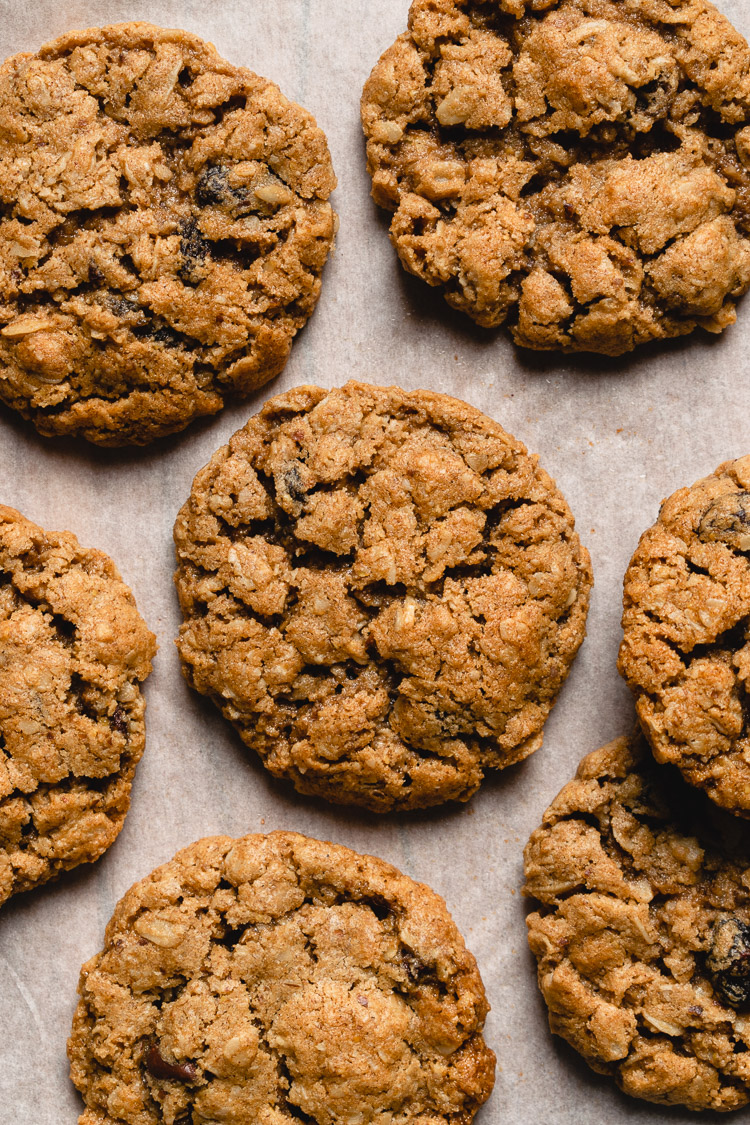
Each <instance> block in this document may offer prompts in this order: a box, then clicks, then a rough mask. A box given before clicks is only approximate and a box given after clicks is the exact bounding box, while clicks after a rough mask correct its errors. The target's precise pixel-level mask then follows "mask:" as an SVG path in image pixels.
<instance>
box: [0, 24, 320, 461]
mask: <svg viewBox="0 0 750 1125" xmlns="http://www.w3.org/2000/svg"><path fill="white" fill-rule="evenodd" d="M335 182H336V181H335V177H334V174H333V169H332V166H331V159H330V154H329V152H328V146H327V144H326V139H325V137H324V135H323V133H322V132H321V130H320V129H318V128H317V126H316V124H315V121H314V119H313V117H312V116H311V115H310V114H309V113H308V112H307V111H306V110H304V109H301V108H300V106H298V105H295V104H294V103H293V102H290V101H288V100H287V99H286V98H285V97H284V95H283V94H282V93H281V92H280V90H279V89H278V88H277V87H276V86H275V85H274V84H273V83H272V82H268V81H266V79H264V78H259V77H258V76H257V75H255V74H253V73H252V72H251V71H249V70H246V69H244V68H242V67H237V66H232V65H231V64H230V63H228V62H225V61H224V59H222V58H221V57H220V56H219V55H218V54H217V52H216V50H215V48H214V47H213V46H212V45H211V44H209V43H204V42H203V41H202V40H201V39H198V38H197V37H196V36H195V35H189V34H188V33H187V32H185V31H177V30H165V29H163V28H159V27H154V26H153V25H152V24H148V23H123V24H116V25H114V26H112V27H104V28H89V29H88V30H85V31H74V32H70V33H68V34H66V35H63V36H61V37H60V38H59V39H56V40H54V41H53V42H52V43H48V44H46V45H45V46H43V47H42V48H40V50H39V51H38V52H37V53H36V54H34V55H31V54H22V55H15V56H14V57H13V58H10V59H8V60H6V62H5V63H4V64H3V66H2V67H1V68H0V399H2V401H4V402H5V403H7V404H8V405H9V406H11V407H13V408H14V409H15V410H18V411H20V413H21V414H23V416H24V417H25V418H30V419H31V420H32V421H33V422H34V424H35V425H36V426H37V428H38V429H39V430H40V431H41V432H42V433H44V434H70V435H78V436H81V437H84V438H87V439H88V440H89V441H92V442H96V443H98V444H100V445H124V444H129V443H133V444H136V445H142V444H145V443H146V442H149V441H152V440H153V439H154V438H156V437H159V436H161V435H163V434H169V433H173V432H175V431H177V430H181V429H183V428H184V427H185V426H186V425H187V424H188V423H189V422H190V421H191V420H192V419H194V418H197V417H200V416H201V415H204V414H214V413H216V411H218V410H220V409H221V407H222V406H223V404H224V401H225V399H226V398H227V397H236V396H241V395H245V394H248V393H249V392H250V391H252V390H254V389H255V388H256V387H259V386H261V385H262V384H263V383H265V382H267V381H268V380H269V379H271V378H272V377H273V376H275V375H277V374H278V373H279V371H281V369H282V368H283V366H284V364H285V362H286V359H287V356H288V355H289V351H290V348H291V344H292V339H293V337H294V335H295V334H296V332H297V331H298V330H299V329H300V328H301V327H302V325H303V324H304V323H305V321H306V320H307V318H308V317H309V316H310V314H311V313H312V311H313V309H314V307H315V304H316V302H317V299H318V294H319V292H320V275H321V271H322V269H323V265H324V263H325V261H326V258H327V256H328V253H329V251H330V249H331V246H332V243H333V235H334V226H335V215H334V212H333V210H332V208H331V205H330V203H329V202H328V197H329V195H330V193H331V191H332V189H333V188H334V186H335Z"/></svg>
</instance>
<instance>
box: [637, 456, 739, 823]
mask: <svg viewBox="0 0 750 1125" xmlns="http://www.w3.org/2000/svg"><path fill="white" fill-rule="evenodd" d="M622 625H623V630H624V636H623V641H622V645H621V648H620V659H619V668H620V672H621V673H622V675H623V676H624V677H625V680H626V681H627V683H628V685H629V687H630V688H631V690H632V692H633V694H634V696H635V701H636V708H637V711H638V718H639V719H640V722H641V725H642V727H643V730H644V731H645V733H646V736H647V738H648V740H649V742H650V743H651V747H652V749H653V752H654V754H655V755H656V757H657V759H658V760H659V761H660V762H670V763H671V764H673V765H675V766H678V767H679V769H680V770H681V771H682V773H683V776H684V777H685V778H686V780H687V781H689V782H690V783H691V784H692V785H698V786H700V787H701V788H702V789H705V790H707V792H708V795H709V796H710V797H711V798H712V799H713V800H714V801H716V803H717V804H719V805H722V806H723V807H724V808H727V809H729V810H730V811H732V812H735V813H738V814H740V815H742V816H750V731H749V730H748V716H749V715H750V699H749V697H748V678H749V677H750V457H742V458H740V459H739V460H737V461H727V462H726V464H724V465H720V466H719V468H718V469H717V470H716V472H715V473H714V474H713V476H710V477H706V478H705V480H700V481H698V482H697V484H694V485H693V486H692V488H681V489H680V490H679V492H675V494H674V495H673V496H670V498H669V499H668V500H666V501H665V502H664V504H663V505H662V508H661V511H660V513H659V519H658V521H657V522H656V524H654V526H653V527H652V528H650V529H649V530H648V531H647V532H645V534H644V535H642V536H641V540H640V543H639V544H638V548H637V549H636V552H635V554H634V555H633V558H632V559H631V562H630V566H629V567H628V571H627V573H626V575H625V600H624V612H623V618H622Z"/></svg>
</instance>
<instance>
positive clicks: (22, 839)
mask: <svg viewBox="0 0 750 1125" xmlns="http://www.w3.org/2000/svg"><path fill="white" fill-rule="evenodd" d="M155 650H156V645H155V641H154V637H153V636H152V634H151V633H150V632H149V631H148V629H147V628H146V626H145V624H144V622H143V621H142V619H141V617H140V615H139V614H138V611H137V609H136V607H135V602H134V601H133V596H132V594H131V593H130V590H129V589H128V588H127V586H125V584H124V583H123V582H122V580H121V579H120V576H119V574H118V573H117V570H116V568H115V566H114V564H113V563H112V561H111V560H110V559H109V558H107V556H106V555H104V554H102V552H101V551H93V550H87V549H84V548H82V547H80V546H79V545H78V541H77V540H76V538H75V536H74V535H71V534H70V532H60V533H56V532H46V531H43V530H42V529H41V528H40V527H37V526H36V525H35V524H33V523H31V522H30V521H29V520H26V519H24V518H23V516H21V515H20V514H19V513H18V512H16V511H14V510H13V509H12V508H5V507H2V506H0V903H1V902H3V901H5V899H7V898H8V897H9V895H11V894H13V893H14V892H16V891H22V890H27V889H28V888H30V887H33V886H36V885H37V884H38V883H43V882H45V881H46V880H47V879H49V878H51V877H52V876H54V875H55V874H57V873H58V872H59V871H61V870H64V869H66V868H69V867H75V866H76V865H77V864H79V863H83V862H86V861H90V860H94V859H97V858H98V856H99V855H101V853H102V852H103V851H104V850H105V849H106V848H108V847H109V845H110V844H111V843H112V842H113V840H114V839H115V837H116V836H117V834H118V832H119V831H120V828H121V827H122V821H123V818H124V816H125V813H126V812H127V809H128V803H129V794H130V786H131V782H132V779H133V774H134V771H135V766H136V763H137V762H138V760H139V759H140V757H141V754H142V753H143V745H144V722H143V714H144V702H143V697H142V696H141V692H140V688H139V682H140V681H141V680H144V679H145V678H146V676H147V675H148V673H149V672H150V670H151V658H152V657H153V655H154V652H155Z"/></svg>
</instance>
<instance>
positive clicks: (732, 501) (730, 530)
mask: <svg viewBox="0 0 750 1125" xmlns="http://www.w3.org/2000/svg"><path fill="white" fill-rule="evenodd" d="M698 536H699V538H700V539H702V540H703V542H704V543H724V544H725V545H726V546H727V547H733V548H734V549H735V550H736V551H750V492H728V493H726V495H724V496H720V497H719V499H718V500H715V501H714V502H713V504H712V505H711V507H710V508H709V509H708V510H707V511H706V512H704V514H703V518H702V519H701V522H700V524H699V525H698Z"/></svg>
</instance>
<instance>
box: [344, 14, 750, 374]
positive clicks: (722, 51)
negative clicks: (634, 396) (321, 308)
mask: <svg viewBox="0 0 750 1125" xmlns="http://www.w3.org/2000/svg"><path fill="white" fill-rule="evenodd" d="M362 123H363V126H364V131H365V135H366V137H367V164H368V170H369V172H370V175H371V177H372V194H373V197H374V199H375V201H376V202H377V203H378V205H379V206H381V207H383V208H385V209H386V210H389V211H392V212H394V217H393V221H392V223H391V241H392V242H393V244H394V246H395V248H396V250H397V252H398V255H399V258H400V260H401V263H402V265H403V266H404V268H405V269H407V270H408V271H409V272H410V273H413V274H415V275H416V276H417V277H420V278H422V279H423V280H424V281H426V282H427V283H428V284H429V285H432V286H435V287H437V288H438V289H440V290H441V291H442V293H443V295H444V297H445V299H446V300H447V301H448V303H449V304H450V305H452V306H453V307H454V308H457V309H459V310H461V311H462V312H465V313H467V314H468V315H469V316H471V317H472V318H473V319H474V320H475V321H476V322H477V323H478V324H481V325H484V326H485V327H496V326H498V325H501V324H507V325H508V326H509V328H510V330H511V333H512V335H513V339H514V340H515V342H516V343H517V344H519V345H522V346H523V347H527V348H534V349H540V350H545V349H559V350H562V351H566V352H577V351H583V352H599V353H602V354H605V355H621V354H623V353H625V352H629V351H631V350H632V349H633V348H635V347H636V346H637V345H639V344H643V343H645V342H647V341H649V340H657V339H661V338H665V337H674V336H681V335H684V334H685V333H688V332H692V331H693V329H695V328H696V327H699V326H700V327H702V328H704V329H706V330H708V331H709V332H714V333H718V332H722V331H723V330H724V329H725V328H726V327H727V326H728V325H729V324H732V323H733V322H734V320H735V305H736V302H737V300H738V298H739V297H741V296H742V295H743V294H744V293H745V292H746V291H747V289H748V288H749V287H750V239H749V238H748V235H749V234H750V48H748V45H747V43H746V42H745V40H744V39H743V37H742V36H741V35H740V34H739V32H737V31H736V30H735V28H733V27H732V25H731V24H730V23H729V21H728V20H727V19H726V18H725V17H724V16H723V15H721V13H720V12H719V11H717V9H716V8H715V7H714V6H713V5H712V4H711V3H709V2H708V0H627V3H624V2H623V0H439V2H437V0H413V2H412V5H411V8H410V11H409V29H408V31H407V32H405V33H404V34H403V35H401V36H400V37H399V38H398V39H397V40H396V42H395V43H394V44H393V46H392V47H390V48H389V49H388V50H387V51H386V52H385V54H384V55H383V56H382V58H381V59H380V61H379V62H378V63H377V65H376V66H375V68H374V70H373V72H372V74H371V76H370V78H369V80H368V81H367V83H366V85H365V88H364V93H363V96H362Z"/></svg>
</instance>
